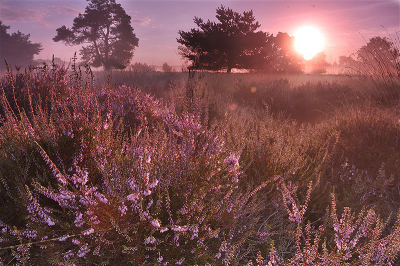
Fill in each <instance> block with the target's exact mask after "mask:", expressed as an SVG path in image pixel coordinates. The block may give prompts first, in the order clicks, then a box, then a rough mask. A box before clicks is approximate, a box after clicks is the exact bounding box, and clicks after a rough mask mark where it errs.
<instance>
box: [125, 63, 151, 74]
mask: <svg viewBox="0 0 400 266" xmlns="http://www.w3.org/2000/svg"><path fill="white" fill-rule="evenodd" d="M130 68H131V71H133V72H141V73H146V72H155V71H156V68H155V66H149V65H148V64H146V63H140V62H136V63H135V64H133V65H131V67H130Z"/></svg>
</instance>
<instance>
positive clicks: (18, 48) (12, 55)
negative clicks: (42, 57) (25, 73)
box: [0, 20, 43, 69]
mask: <svg viewBox="0 0 400 266" xmlns="http://www.w3.org/2000/svg"><path fill="white" fill-rule="evenodd" d="M9 28H10V26H6V25H4V24H3V23H2V21H1V20H0V47H1V49H0V58H1V60H2V63H1V64H0V69H4V68H5V63H4V61H3V60H4V58H6V59H7V61H8V63H9V64H15V65H19V66H21V65H27V64H29V63H31V62H32V61H33V56H34V55H35V54H36V55H37V54H39V53H40V51H42V50H43V48H42V45H41V44H40V43H32V42H31V41H30V40H29V38H30V34H23V33H21V32H20V31H17V32H14V33H12V34H9V33H7V30H8V29H9Z"/></svg>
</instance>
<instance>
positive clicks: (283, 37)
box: [257, 32, 304, 73]
mask: <svg viewBox="0 0 400 266" xmlns="http://www.w3.org/2000/svg"><path fill="white" fill-rule="evenodd" d="M263 56H264V57H263V59H262V60H261V61H260V66H259V69H258V70H257V71H261V72H268V73H302V72H303V69H304V64H303V61H304V59H303V57H302V55H301V54H300V53H299V52H297V50H296V49H295V46H294V37H291V36H289V34H287V33H286V32H278V34H277V35H276V36H274V35H273V34H272V35H269V36H268V37H267V41H266V43H265V45H264V47H263Z"/></svg>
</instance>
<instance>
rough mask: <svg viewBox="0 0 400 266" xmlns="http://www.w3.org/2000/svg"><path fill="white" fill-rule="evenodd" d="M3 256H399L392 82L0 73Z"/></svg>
mask: <svg viewBox="0 0 400 266" xmlns="http://www.w3.org/2000/svg"><path fill="white" fill-rule="evenodd" d="M0 96H1V104H0V114H1V120H0V199H1V204H0V264H1V265H259V266H261V265H399V259H398V255H399V252H400V212H399V208H400V103H399V99H400V80H399V78H398V77H387V76H348V75H341V76H340V75H331V76H330V75H275V76H273V75H266V74H250V73H236V74H226V73H206V72H201V71H197V72H195V73H190V74H189V73H157V72H150V73H140V72H131V71H114V72H111V73H106V72H92V71H91V70H90V68H85V67H80V68H78V67H77V66H72V67H71V68H66V67H63V66H56V65H53V66H47V67H44V68H39V69H31V70H27V71H25V72H22V71H17V70H15V69H10V70H9V71H8V72H7V73H6V74H5V75H4V77H3V78H2V79H1V91H0Z"/></svg>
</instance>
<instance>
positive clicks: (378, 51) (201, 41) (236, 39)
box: [0, 0, 400, 74]
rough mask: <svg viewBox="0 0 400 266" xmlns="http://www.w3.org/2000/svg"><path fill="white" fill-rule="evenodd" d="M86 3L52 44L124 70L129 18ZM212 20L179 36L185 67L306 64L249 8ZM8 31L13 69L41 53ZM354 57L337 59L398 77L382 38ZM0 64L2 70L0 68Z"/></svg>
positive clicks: (270, 68) (99, 2)
mask: <svg viewBox="0 0 400 266" xmlns="http://www.w3.org/2000/svg"><path fill="white" fill-rule="evenodd" d="M88 1H89V4H88V6H87V7H86V9H85V13H84V14H79V15H78V16H77V17H76V18H75V19H74V20H73V26H72V27H71V28H67V27H66V26H65V25H64V26H61V27H59V28H58V29H57V30H56V32H57V34H56V36H55V37H54V38H53V41H55V42H59V41H61V42H63V43H65V44H66V45H80V44H87V45H86V46H84V47H82V48H81V50H80V55H81V59H82V61H83V62H84V63H85V64H88V65H91V66H93V67H103V68H104V69H105V70H107V71H108V70H110V69H125V68H126V67H127V66H128V65H129V64H130V61H131V59H132V57H133V54H134V50H135V48H136V47H138V45H139V39H138V38H137V37H136V35H135V33H134V32H133V31H134V29H133V28H132V26H131V17H130V16H129V15H128V14H127V13H126V12H125V10H124V9H123V8H122V6H121V5H120V4H117V3H116V2H115V0H88ZM216 18H217V20H218V21H217V22H214V21H210V20H207V21H204V20H203V19H202V18H199V17H195V18H194V23H195V24H196V26H197V28H192V29H191V30H190V31H182V30H180V31H179V32H178V33H179V38H177V42H178V44H179V48H178V49H179V53H180V55H181V56H182V58H183V59H185V60H186V61H188V62H189V64H190V66H189V68H190V69H201V70H210V71H226V72H228V73H230V72H231V71H232V69H246V70H249V71H251V72H263V73H303V72H304V69H305V60H304V59H303V57H302V55H301V54H299V53H298V52H297V51H296V49H295V48H294V40H295V38H294V37H293V36H290V35H289V34H288V33H285V32H279V33H278V34H276V35H273V34H269V33H267V32H263V31H259V30H258V29H259V28H260V26H261V25H260V23H259V22H258V21H256V19H255V17H254V14H253V11H252V10H251V11H245V12H243V13H238V12H234V11H233V10H232V9H230V8H226V7H224V6H222V5H221V6H220V7H218V8H217V9H216ZM9 28H10V27H9V26H6V25H4V24H2V22H1V21H0V31H1V35H0V38H1V50H0V53H1V58H7V59H8V60H9V62H11V63H13V64H16V65H22V64H27V63H29V62H32V60H33V57H34V55H38V54H39V53H40V51H41V50H42V49H43V48H42V45H41V44H40V43H32V42H31V41H30V40H29V38H30V35H29V34H28V35H25V34H23V33H21V32H19V31H18V32H16V33H12V34H9V33H7V30H8V29H9ZM355 54H356V56H355V57H354V56H350V57H345V56H341V57H340V58H339V64H340V65H341V66H343V67H346V68H347V69H350V70H351V69H353V70H354V71H355V72H357V71H361V70H360V69H361V66H362V65H366V64H367V65H371V62H375V61H376V58H382V61H383V62H384V60H387V61H388V62H389V63H391V64H390V65H391V66H394V71H395V72H396V71H397V73H398V74H399V73H400V72H399V69H400V64H399V55H400V53H399V49H398V48H397V47H395V45H394V44H393V43H392V42H390V41H389V40H388V39H387V38H381V37H374V38H372V39H370V40H369V42H368V43H367V44H366V45H364V46H362V47H361V48H360V49H359V50H358V51H357V52H356V53H355ZM374 60H375V61H374ZM393 63H394V64H393ZM307 64H308V65H311V66H312V69H311V72H312V73H324V72H325V68H326V67H327V65H328V63H327V62H326V54H325V53H323V52H321V53H319V54H317V55H316V56H315V57H314V58H313V59H311V60H309V61H308V62H307ZM1 66H2V68H4V64H2V65H1ZM378 67H379V66H378ZM380 67H385V66H384V65H383V66H380ZM163 68H166V66H164V67H163Z"/></svg>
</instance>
